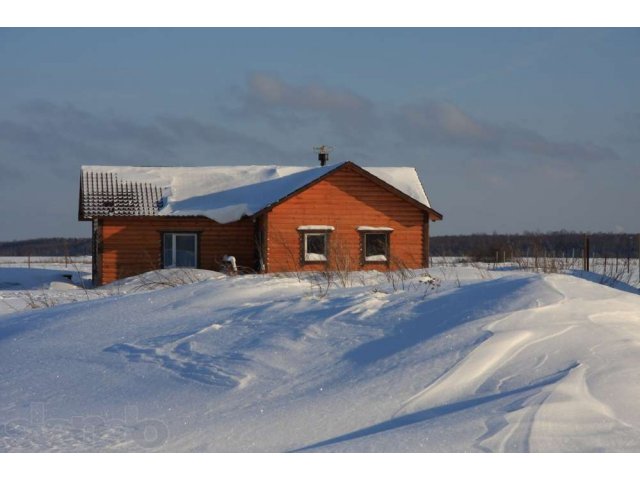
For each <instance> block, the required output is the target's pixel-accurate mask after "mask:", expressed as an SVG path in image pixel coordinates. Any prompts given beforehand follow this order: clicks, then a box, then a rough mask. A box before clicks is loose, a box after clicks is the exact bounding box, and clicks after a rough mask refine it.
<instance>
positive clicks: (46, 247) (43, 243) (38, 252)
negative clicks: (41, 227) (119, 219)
mask: <svg viewBox="0 0 640 480" xmlns="http://www.w3.org/2000/svg"><path fill="white" fill-rule="evenodd" d="M79 255H91V239H90V238H34V239H31V240H15V241H12V242H0V256H5V257H9V256H20V257H27V256H33V257H64V256H70V257H73V256H79Z"/></svg>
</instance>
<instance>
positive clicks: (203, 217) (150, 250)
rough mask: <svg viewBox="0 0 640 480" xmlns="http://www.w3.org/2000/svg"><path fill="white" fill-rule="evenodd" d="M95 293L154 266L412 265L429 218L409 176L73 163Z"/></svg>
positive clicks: (355, 170) (341, 167)
mask: <svg viewBox="0 0 640 480" xmlns="http://www.w3.org/2000/svg"><path fill="white" fill-rule="evenodd" d="M79 219H80V220H85V221H91V222H92V225H93V278H94V283H95V284H96V285H102V284H105V283H108V282H111V281H114V280H116V279H120V278H123V277H127V276H130V275H135V274H139V273H143V272H146V271H149V270H154V269H158V268H172V267H195V268H203V269H211V270H218V269H220V268H221V264H222V262H223V259H224V258H225V257H226V256H233V257H235V260H236V263H237V265H239V266H243V267H247V269H250V270H254V271H256V272H285V271H299V270H325V269H349V270H359V269H395V268H398V267H407V268H419V267H423V266H427V265H428V261H429V221H436V220H441V219H442V215H441V214H440V213H438V212H436V211H435V210H433V209H432V208H431V206H430V204H429V200H428V199H427V196H426V194H425V192H424V189H423V187H422V185H421V183H420V180H419V179H418V175H417V173H416V171H415V169H413V168H406V167H388V168H387V167H375V168H369V167H367V168H363V167H360V166H358V165H356V164H354V163H352V162H346V163H339V164H334V165H327V166H320V167H312V168H309V167H277V166H248V167H115V166H114V167H111V166H109V167H106V166H85V167H82V171H81V178H80V202H79Z"/></svg>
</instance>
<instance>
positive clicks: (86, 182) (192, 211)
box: [80, 163, 430, 223]
mask: <svg viewBox="0 0 640 480" xmlns="http://www.w3.org/2000/svg"><path fill="white" fill-rule="evenodd" d="M343 165H344V163H337V164H332V165H327V166H323V167H293V166H276V165H251V166H233V167H120V166H95V165H91V166H83V167H82V173H81V199H80V218H81V219H89V218H93V217H97V216H123V215H124V216H130V215H171V216H204V217H208V218H211V219H212V220H215V221H216V222H219V223H229V222H234V221H237V220H239V219H240V218H242V217H243V216H251V215H254V214H256V213H258V212H259V211H261V210H263V209H264V208H266V207H268V206H270V205H273V204H275V203H277V202H278V201H280V200H282V199H283V198H284V197H286V196H288V195H290V194H291V193H293V192H295V191H296V190H298V189H300V188H302V187H304V186H306V185H308V184H309V183H311V182H313V181H314V180H317V179H319V178H320V177H322V176H323V175H326V174H328V173H330V172H331V171H333V170H335V169H337V168H340V167H341V166H343ZM362 168H364V170H366V171H367V172H368V173H370V174H372V175H374V176H375V177H377V178H379V179H380V180H382V181H383V182H385V183H387V184H389V185H391V186H392V187H394V188H396V189H397V190H399V191H400V192H402V193H404V194H405V195H407V196H409V197H411V198H412V199H414V200H416V201H417V202H419V203H421V204H422V205H424V206H426V207H429V208H430V204H429V200H428V199H427V195H426V194H425V192H424V189H423V187H422V184H421V183H420V180H419V178H418V174H417V172H416V170H415V169H414V168H410V167H362ZM123 192H124V193H123ZM125 194H126V195H125ZM123 195H124V197H126V198H123Z"/></svg>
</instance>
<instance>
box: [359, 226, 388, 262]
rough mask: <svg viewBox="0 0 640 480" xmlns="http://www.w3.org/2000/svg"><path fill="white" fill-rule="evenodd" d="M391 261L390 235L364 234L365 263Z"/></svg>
mask: <svg viewBox="0 0 640 480" xmlns="http://www.w3.org/2000/svg"><path fill="white" fill-rule="evenodd" d="M388 260H389V233H387V232H384V233H380V232H375V233H374V232H369V233H365V234H364V261H365V262H386V261H388Z"/></svg>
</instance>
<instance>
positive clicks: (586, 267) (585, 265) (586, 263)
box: [582, 234, 589, 272]
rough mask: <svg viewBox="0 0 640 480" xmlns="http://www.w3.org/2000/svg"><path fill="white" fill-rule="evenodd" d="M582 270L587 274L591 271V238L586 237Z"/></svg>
mask: <svg viewBox="0 0 640 480" xmlns="http://www.w3.org/2000/svg"><path fill="white" fill-rule="evenodd" d="M582 269H583V270H584V271H585V272H588V271H589V236H588V235H586V234H585V236H584V250H583V252H582Z"/></svg>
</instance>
